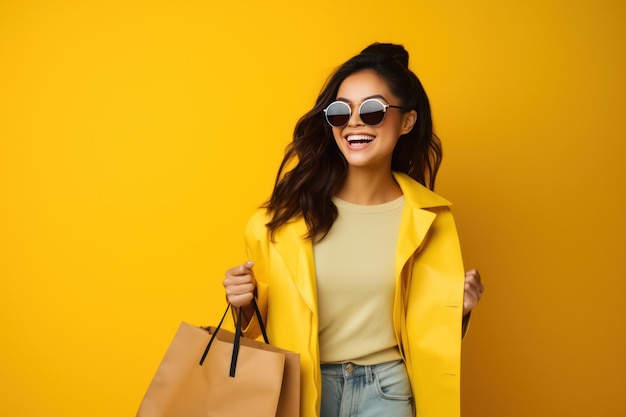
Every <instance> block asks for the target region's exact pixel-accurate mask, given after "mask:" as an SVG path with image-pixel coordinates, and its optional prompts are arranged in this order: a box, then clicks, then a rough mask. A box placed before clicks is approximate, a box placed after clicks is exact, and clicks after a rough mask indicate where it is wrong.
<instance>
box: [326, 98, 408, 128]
mask: <svg viewBox="0 0 626 417" xmlns="http://www.w3.org/2000/svg"><path fill="white" fill-rule="evenodd" d="M371 101H375V102H377V103H379V104H380V105H381V106H383V109H382V112H383V117H382V119H381V120H380V122H378V123H375V124H369V123H367V122H366V121H365V120H363V117H362V116H361V109H362V108H363V105H364V104H365V103H369V102H371ZM337 103H341V104H345V105H346V107H347V108H348V111H349V113H348V120H347V121H346V122H345V123H344V124H342V125H341V126H335V125H334V124H332V123H331V122H330V120H329V118H328V109H329V108H330V106H332V105H333V104H337ZM388 108H392V109H402V110H406V111H408V110H409V109H407V108H405V107H402V106H394V105H393V104H386V103H383V102H382V101H381V100H379V99H377V98H368V99H367V100H365V101H363V102H362V103H361V104H360V105H359V119H361V121H362V122H363V123H364V124H366V125H367V126H380V125H381V124H383V122H384V121H385V118H386V117H387V109H388ZM331 116H332V115H331ZM324 117H325V118H326V123H328V124H329V125H330V127H336V128H342V127H344V126H346V125H347V124H348V123H350V119H351V118H352V106H351V105H350V103H346V102H345V101H341V100H336V101H333V102H332V103H330V104H329V105H328V106H327V107H326V108H325V109H324Z"/></svg>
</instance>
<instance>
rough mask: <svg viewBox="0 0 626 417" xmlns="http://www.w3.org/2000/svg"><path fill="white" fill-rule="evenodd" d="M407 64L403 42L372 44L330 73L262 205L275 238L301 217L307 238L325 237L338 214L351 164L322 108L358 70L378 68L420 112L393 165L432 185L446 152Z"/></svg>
mask: <svg viewBox="0 0 626 417" xmlns="http://www.w3.org/2000/svg"><path fill="white" fill-rule="evenodd" d="M408 65H409V54H408V52H407V51H406V50H405V49H404V47H403V46H402V45H395V44H382V43H374V44H372V45H370V46H368V47H367V48H365V49H364V50H363V51H361V53H360V54H358V55H356V56H355V57H353V58H351V59H349V60H348V61H346V62H345V63H344V64H343V65H341V66H340V67H339V68H337V69H336V70H335V72H334V73H333V74H332V75H331V76H330V78H329V79H328V81H327V82H326V84H325V86H324V88H323V89H322V91H321V93H320V95H319V97H318V98H317V102H316V103H315V106H314V107H313V108H312V109H311V110H310V111H309V112H308V113H306V114H305V115H304V116H302V118H301V119H300V120H299V121H298V123H297V124H296V127H295V129H294V133H293V141H292V142H291V143H290V144H289V145H288V147H287V149H286V152H285V156H284V158H283V161H282V163H281V165H280V168H279V170H278V174H277V176H276V182H275V185H274V191H273V192H272V195H271V197H270V199H269V200H268V201H267V202H266V203H265V204H264V207H265V208H267V210H268V213H269V215H270V221H269V222H268V223H267V227H268V229H269V231H270V236H271V237H272V238H273V236H274V232H275V231H276V230H277V229H279V228H280V227H281V226H283V225H285V224H286V223H288V222H289V221H290V220H292V219H296V218H298V217H299V216H302V217H303V218H304V220H305V222H306V224H307V228H308V234H307V235H306V238H316V239H321V238H323V237H324V236H325V235H326V234H327V233H328V231H329V230H330V228H331V227H332V225H333V222H334V221H335V219H336V218H337V207H336V206H335V205H334V204H333V202H332V197H333V196H334V195H335V194H336V193H337V192H338V191H339V189H340V188H341V186H342V185H343V183H344V181H345V178H346V173H347V170H348V163H347V161H346V160H345V158H344V156H343V154H342V153H341V152H340V150H339V148H338V147H337V144H336V143H335V139H334V137H333V132H332V128H331V127H330V126H329V125H328V123H326V120H325V119H324V112H323V110H324V109H325V108H326V107H327V106H328V105H329V104H330V103H332V102H333V101H335V99H336V97H337V92H338V90H339V86H340V85H341V83H342V82H343V81H344V80H345V79H346V78H347V77H348V76H350V75H352V74H354V73H356V72H359V71H363V70H373V71H375V72H376V73H377V74H378V75H380V76H381V77H382V78H383V79H385V80H386V82H387V85H388V86H389V90H390V91H391V92H392V93H393V94H394V95H395V96H396V97H398V98H399V99H400V106H402V107H404V108H407V109H410V110H415V111H416V112H417V121H416V123H415V126H413V129H412V130H411V131H410V132H409V133H407V134H405V135H402V136H400V138H399V139H398V143H397V144H396V147H395V149H394V151H393V156H392V162H391V169H392V170H394V171H400V172H404V173H406V174H408V175H409V176H411V177H412V178H414V179H415V180H416V181H418V182H419V183H421V184H422V185H424V186H426V187H428V188H430V189H431V190H432V189H434V187H435V178H436V176H437V171H438V170H439V165H440V164H441V158H442V155H443V153H442V148H441V141H440V140H439V138H438V137H437V136H436V135H435V134H434V132H433V122H432V116H431V111H430V103H429V101H428V97H427V95H426V92H425V91H424V88H423V87H422V83H421V82H420V80H419V79H418V78H417V76H416V75H415V74H414V73H413V72H412V71H411V70H409V68H408Z"/></svg>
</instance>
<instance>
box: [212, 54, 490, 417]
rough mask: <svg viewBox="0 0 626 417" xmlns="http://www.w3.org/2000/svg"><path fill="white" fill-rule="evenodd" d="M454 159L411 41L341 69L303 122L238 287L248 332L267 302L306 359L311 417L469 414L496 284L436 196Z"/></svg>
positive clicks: (234, 300)
mask: <svg viewBox="0 0 626 417" xmlns="http://www.w3.org/2000/svg"><path fill="white" fill-rule="evenodd" d="M357 109H358V111H357ZM293 161H297V162H293ZM440 162H441V146H440V142H439V139H438V138H437V136H435V135H434V133H433V130H432V120H431V117H430V106H429V103H428V98H427V97H426V93H425V92H424V89H423V88H422V86H421V83H420V82H419V80H418V78H417V76H416V75H415V74H414V73H413V72H412V71H410V70H409V69H408V53H407V52H406V50H405V49H404V48H403V47H402V46H400V45H394V44H379V43H375V44H372V45H370V46H369V47H367V48H366V49H365V50H363V51H362V52H361V53H360V54H358V55H357V56H355V57H353V58H351V59H350V60H348V61H347V62H346V63H344V64H343V65H342V66H340V67H339V69H338V70H337V71H336V72H335V73H334V74H333V75H332V77H331V78H330V80H329V81H328V83H327V84H326V86H325V87H324V89H323V91H322V93H321V94H320V96H319V97H318V99H317V102H316V104H315V106H314V107H313V109H312V110H310V111H309V112H308V113H307V114H305V115H304V116H303V117H302V118H301V119H300V121H299V122H298V124H297V126H296V128H295V133H294V138H293V142H292V143H291V145H290V147H289V148H288V151H287V154H286V156H285V158H284V160H283V163H282V165H281V167H280V169H279V173H278V179H277V182H276V185H275V188H274V192H273V193H272V195H271V197H270V199H269V201H268V202H267V204H266V205H265V208H263V209H261V210H259V211H258V212H257V213H256V214H255V215H254V216H253V217H252V219H251V220H250V222H249V223H248V229H247V231H246V243H247V245H248V256H249V260H248V261H247V262H245V263H244V264H242V265H238V266H235V267H233V268H231V269H229V270H228V271H226V278H225V279H224V286H225V288H226V295H227V298H228V301H229V302H230V303H231V304H233V305H235V306H237V307H240V308H242V309H243V310H244V312H245V315H246V317H247V321H248V324H249V326H248V329H247V331H246V335H247V336H248V337H256V336H257V335H258V328H257V326H256V324H257V323H255V321H254V320H255V319H252V314H251V300H252V299H253V298H255V297H256V298H258V304H259V306H260V307H261V311H263V313H264V317H263V318H264V320H265V321H266V323H267V329H268V333H271V334H270V335H269V338H270V340H272V341H273V343H275V344H276V345H277V346H279V347H282V348H285V349H288V350H291V351H295V352H299V353H300V355H301V376H302V381H301V386H302V387H303V389H302V406H301V412H300V415H301V416H307V417H308V416H322V417H373V416H381V415H388V416H394V417H412V416H415V415H416V414H417V415H419V416H424V417H457V416H459V415H460V392H459V390H460V348H461V338H462V334H463V323H464V322H466V321H467V319H468V318H469V312H470V311H471V309H472V308H473V307H474V306H475V305H476V304H477V303H478V301H479V299H480V297H481V294H482V285H481V283H480V277H479V275H478V272H476V271H475V270H472V271H470V272H468V273H467V274H464V272H463V263H462V260H461V254H460V250H459V244H458V238H457V235H456V229H455V226H454V221H453V219H452V216H451V214H450V210H449V207H448V206H449V204H450V203H448V202H447V201H446V200H444V199H443V198H441V197H439V196H438V195H436V194H435V193H434V192H433V191H432V188H433V186H434V183H435V176H436V174H437V170H438V168H439V164H440ZM288 166H289V167H292V168H291V169H290V170H287V167H288ZM428 186H430V188H431V189H429V188H428ZM355 410H356V411H355Z"/></svg>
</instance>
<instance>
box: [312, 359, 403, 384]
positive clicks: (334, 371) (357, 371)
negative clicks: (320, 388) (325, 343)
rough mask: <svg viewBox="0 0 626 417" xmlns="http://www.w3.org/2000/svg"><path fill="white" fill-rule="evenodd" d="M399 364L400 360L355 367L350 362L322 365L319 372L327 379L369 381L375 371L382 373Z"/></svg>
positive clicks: (355, 365)
mask: <svg viewBox="0 0 626 417" xmlns="http://www.w3.org/2000/svg"><path fill="white" fill-rule="evenodd" d="M399 362H402V360H395V361H391V362H383V363H378V364H375V365H357V364H356V363H352V362H344V363H323V364H322V365H321V370H322V375H324V376H329V377H342V378H345V379H348V378H357V377H361V376H367V378H368V379H370V378H371V375H372V373H376V371H382V370H384V369H387V368H389V367H392V366H394V365H396V364H397V363H399Z"/></svg>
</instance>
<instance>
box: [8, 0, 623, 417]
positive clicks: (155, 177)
mask: <svg viewBox="0 0 626 417" xmlns="http://www.w3.org/2000/svg"><path fill="white" fill-rule="evenodd" d="M227 3H228V4H227ZM376 40H379V41H393V42H399V43H403V44H404V45H405V46H406V47H407V48H408V49H409V51H410V52H411V66H412V68H413V69H414V70H415V71H416V72H417V73H418V75H419V76H420V77H421V79H422V81H423V83H424V85H425V87H426V90H427V91H428V93H429V95H430V98H431V101H432V104H433V108H434V117H435V123H436V128H437V131H438V133H439V135H440V136H441V137H442V139H443V142H444V153H445V157H444V164H443V166H442V170H441V174H440V177H439V181H438V191H439V192H440V193H441V194H443V195H444V196H445V197H447V198H448V199H450V200H452V201H453V202H454V203H455V206H454V211H455V215H456V218H457V223H458V227H459V233H460V235H461V239H462V244H463V249H464V255H465V260H466V263H467V267H468V268H469V267H477V268H479V269H480V271H481V272H482V275H483V277H484V281H485V285H486V286H487V291H486V293H485V297H484V300H483V302H482V304H481V305H480V306H479V308H478V309H477V310H476V311H475V314H474V320H473V323H472V327H471V331H470V334H469V336H468V337H467V338H466V340H465V342H464V354H463V356H464V358H463V359H464V365H463V368H464V374H463V409H464V416H466V417H472V416H476V417H478V416H480V417H489V416H493V417H496V416H497V417H501V416H508V417H517V416H519V417H522V416H524V417H526V416H535V417H537V416H570V417H572V416H607V417H608V416H624V415H626V402H625V401H624V398H623V397H624V392H625V391H624V390H625V389H626V388H625V387H626V359H625V357H626V355H625V354H624V352H626V335H625V333H626V331H625V329H626V324H625V323H626V307H625V304H626V303H625V302H624V294H625V293H626V268H625V265H626V262H625V261H624V253H625V252H624V249H625V247H626V245H625V243H626V239H625V237H624V236H625V235H626V226H625V221H624V214H625V213H626V207H625V206H626V204H625V196H626V187H625V179H626V172H625V163H626V145H625V140H626V128H625V123H624V111H625V110H626V84H625V82H624V74H626V62H625V61H626V57H625V49H626V5H625V3H624V2H623V1H617V0H615V1H611V0H571V1H569V0H560V1H556V0H555V1H544V0H532V1H512V2H507V1H504V2H503V1H488V0H477V1H471V2H470V1H460V0H458V1H454V0H443V1H430V2H426V1H408V0H404V1H398V2H381V1H372V0H365V1H360V2H338V1H336V0H333V1H329V0H317V1H307V2H284V3H283V2H275V3H274V2H258V1H235V2H211V1H180V2H174V1H169V2H168V1H128V2H127V1H119V0H115V1H98V2H89V1H58V0H57V1H52V0H42V1H27V0H22V1H9V0H3V1H1V2H0V283H1V287H0V331H1V334H2V336H1V339H0V340H1V343H0V375H1V380H2V389H0V404H1V405H2V412H1V414H2V415H6V416H11V417H31V416H51V417H56V416H59V417H60V416H64V417H66V416H92V417H98V416H132V415H134V413H135V410H136V408H137V406H138V404H139V402H140V400H141V397H142V395H143V393H144V391H145V389H146V387H147V385H148V383H149V381H150V379H151V377H152V374H153V372H154V371H155V369H156V367H157V366H158V363H159V361H160V358H161V357H162V355H163V353H164V352H165V349H166V348H167V345H168V344H169V341H170V339H171V337H172V335H173V334H174V332H175V330H176V328H177V326H178V323H179V322H180V321H181V320H186V321H189V322H192V323H196V324H210V323H214V322H215V320H217V318H218V315H219V314H220V312H221V311H222V308H223V307H224V296H223V293H222V289H221V279H222V276H223V271H224V269H226V268H227V267H229V266H231V265H234V264H237V263H239V262H242V261H243V260H244V251H243V244H242V228H243V226H244V222H245V220H246V218H247V217H248V215H249V214H250V213H251V212H252V210H253V209H254V208H255V207H256V206H257V205H258V204H260V203H261V202H262V201H263V200H264V199H265V198H266V197H267V195H268V193H269V192H270V191H271V187H272V184H273V179H274V175H275V171H276V168H277V164H278V163H279V161H280V159H281V157H282V152H283V148H284V146H285V145H286V144H287V143H288V141H289V140H290V135H291V132H292V129H293V126H294V124H295V122H296V121H297V119H298V118H299V117H300V116H301V115H302V114H304V113H305V112H306V111H307V110H308V109H309V108H310V107H311V106H312V104H313V102H314V100H315V97H316V94H317V93H318V91H319V89H320V88H321V85H322V83H323V81H324V80H325V79H326V77H327V76H328V74H329V73H330V71H331V70H332V69H333V68H334V67H335V66H336V65H338V64H340V63H341V62H343V61H344V60H345V59H347V58H348V57H350V56H352V55H353V54H355V53H357V52H358V51H359V50H360V49H361V48H363V47H365V46H366V45H367V44H369V43H370V42H372V41H376Z"/></svg>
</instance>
